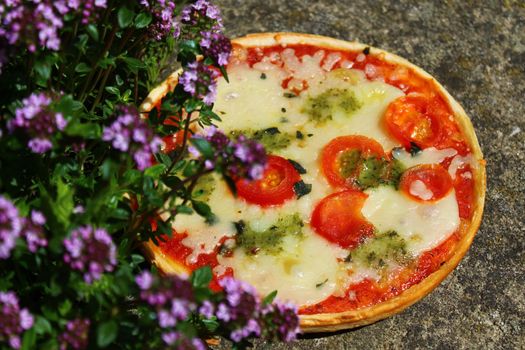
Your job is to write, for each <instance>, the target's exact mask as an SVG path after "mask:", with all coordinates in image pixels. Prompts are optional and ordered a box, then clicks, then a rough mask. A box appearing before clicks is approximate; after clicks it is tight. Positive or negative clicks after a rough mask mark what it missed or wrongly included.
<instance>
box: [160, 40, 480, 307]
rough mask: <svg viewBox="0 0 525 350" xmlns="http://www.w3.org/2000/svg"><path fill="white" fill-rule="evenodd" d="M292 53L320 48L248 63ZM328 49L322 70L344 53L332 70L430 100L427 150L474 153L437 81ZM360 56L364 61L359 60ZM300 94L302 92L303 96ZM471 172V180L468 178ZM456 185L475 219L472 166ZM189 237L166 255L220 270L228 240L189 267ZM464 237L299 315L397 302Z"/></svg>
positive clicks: (173, 243)
mask: <svg viewBox="0 0 525 350" xmlns="http://www.w3.org/2000/svg"><path fill="white" fill-rule="evenodd" d="M286 48H291V49H294V50H295V54H296V56H297V57H302V56H304V55H310V56H313V55H314V54H315V53H316V52H317V51H319V50H320V48H319V47H316V46H312V45H288V46H285V47H283V46H280V45H276V46H273V47H265V48H249V49H247V52H246V53H247V59H246V61H247V63H248V64H249V65H250V66H253V65H254V64H255V63H257V62H260V61H261V60H262V59H263V57H271V56H272V54H274V53H281V52H282V51H283V50H284V49H286ZM322 50H324V51H325V53H326V55H325V58H324V59H323V61H321V65H323V63H324V62H325V60H326V57H327V56H328V54H330V53H339V54H340V55H341V56H342V58H341V60H340V61H339V62H337V63H336V64H335V65H334V66H333V68H332V69H337V68H340V67H341V62H344V61H349V62H353V66H352V69H359V70H363V71H365V72H366V67H367V66H368V67H370V65H372V66H373V67H374V69H373V70H374V72H375V74H374V76H369V75H367V78H368V79H369V80H373V79H377V78H382V79H384V81H385V82H386V83H387V84H390V85H392V86H395V87H397V88H399V89H401V90H402V91H403V92H405V93H406V94H410V93H413V94H419V95H421V96H424V97H425V99H424V100H425V101H426V102H425V103H426V105H425V106H424V108H425V110H426V111H429V113H432V114H433V115H435V116H437V118H436V119H438V120H439V137H436V138H435V140H433V144H431V145H426V146H425V147H432V146H433V147H436V148H438V149H444V148H449V147H450V148H454V149H456V150H457V151H458V154H459V155H462V156H465V155H467V154H468V153H469V152H470V148H469V146H468V144H467V142H466V141H465V138H464V136H463V135H462V134H461V131H460V128H459V126H458V125H457V123H456V122H455V121H454V119H453V118H452V115H453V112H452V110H451V108H450V107H449V106H448V104H447V103H446V101H447V98H446V97H445V96H444V95H443V94H442V93H441V92H440V91H439V90H438V89H437V85H436V83H435V82H434V81H433V80H432V79H428V78H425V77H422V76H420V75H419V74H418V73H417V72H416V71H414V70H412V69H410V68H406V67H401V66H397V65H395V64H392V63H388V62H386V61H384V59H383V57H382V56H383V55H382V54H379V55H373V54H364V53H363V52H355V51H340V50H333V49H322ZM358 56H359V61H358V60H357V58H358ZM273 63H274V64H280V65H282V64H283V63H282V62H279V61H276V62H273ZM290 80H291V77H287V78H285V79H284V80H283V81H282V86H283V88H287V86H288V83H289V82H290ZM305 83H306V82H305ZM303 86H305V87H306V88H307V84H303ZM294 92H296V93H297V92H299V91H294ZM168 142H169V143H170V144H169V146H168V147H167V148H168V149H170V150H171V149H174V148H175V147H176V146H177V144H178V142H180V141H179V140H177V138H176V137H174V138H173V140H168ZM450 160H451V159H450V158H449V159H446V160H445V161H443V162H442V164H441V165H442V166H444V167H445V168H448V166H449V165H450ZM469 173H470V176H469V175H468V174H469ZM453 186H454V189H455V191H456V197H457V201H458V206H459V214H460V217H461V219H462V221H465V220H467V221H468V220H470V219H471V216H472V213H473V207H474V180H473V179H472V172H471V168H470V166H469V165H464V166H463V167H460V168H459V169H458V171H457V173H456V177H455V179H454V184H453ZM462 227H463V225H462ZM185 237H187V233H183V234H177V233H174V234H173V237H171V238H169V239H167V240H166V242H163V243H161V245H160V248H161V249H162V251H163V252H164V253H166V254H167V255H168V256H170V257H171V258H172V259H174V260H175V261H177V262H178V263H180V264H182V265H184V266H186V267H187V268H188V269H189V270H195V269H197V268H199V267H202V266H206V265H207V266H210V267H212V268H214V267H216V266H217V265H218V261H217V254H218V253H219V250H220V246H221V244H222V243H223V242H224V240H225V239H226V238H224V240H223V241H221V244H219V245H218V246H217V247H216V248H215V250H214V251H213V252H212V253H210V254H201V255H200V256H199V257H198V258H197V261H196V262H195V263H192V264H189V263H187V262H186V259H187V257H188V256H189V255H190V254H191V249H190V248H188V247H186V246H184V244H183V243H182V240H183V239H184V238H185ZM461 237H462V231H461V229H458V231H456V232H454V233H453V234H452V235H451V236H450V237H449V238H447V239H446V240H445V241H444V242H443V243H441V244H440V245H439V246H438V247H436V248H434V249H432V250H430V251H428V252H425V253H423V254H422V255H421V256H420V257H418V258H417V259H416V260H415V261H413V262H412V263H411V264H409V265H408V266H407V267H405V268H404V269H402V270H401V271H399V272H397V274H395V275H394V276H390V277H388V278H385V279H383V280H380V281H374V280H369V279H365V280H363V281H361V282H359V283H355V284H352V285H350V286H349V287H348V289H347V291H346V294H345V295H344V296H343V297H336V296H330V297H328V298H327V299H325V300H324V301H322V302H320V303H318V304H315V305H311V306H307V307H303V308H301V309H300V310H299V313H300V314H303V315H308V314H318V313H335V312H343V311H350V310H356V309H359V308H364V307H368V306H372V305H375V304H377V303H380V302H383V301H386V300H388V299H391V298H392V297H395V296H397V295H399V294H400V293H402V292H403V291H405V290H407V289H408V288H410V287H411V286H413V285H415V284H418V283H420V282H421V281H423V280H424V279H425V278H426V277H428V276H429V275H430V274H432V273H433V272H435V271H437V270H438V269H439V268H440V267H441V266H442V265H443V264H445V263H446V262H447V261H448V260H449V259H450V258H451V256H452V255H453V253H454V249H455V248H456V246H457V244H458V242H459V241H460V239H461ZM225 275H227V276H232V275H233V271H232V269H231V268H227V269H226V272H225V274H224V275H223V276H225ZM221 277H222V276H219V278H218V277H217V276H215V274H214V277H213V281H212V283H211V288H212V289H214V290H220V286H219V285H218V283H217V282H218V279H220V278H221Z"/></svg>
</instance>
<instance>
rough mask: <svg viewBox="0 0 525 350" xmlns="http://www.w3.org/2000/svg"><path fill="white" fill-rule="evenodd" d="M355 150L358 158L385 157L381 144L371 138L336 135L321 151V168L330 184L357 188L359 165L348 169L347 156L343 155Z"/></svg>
mask: <svg viewBox="0 0 525 350" xmlns="http://www.w3.org/2000/svg"><path fill="white" fill-rule="evenodd" d="M355 150H356V151H358V152H360V155H359V157H360V158H369V157H373V156H375V157H377V158H378V159H380V158H386V155H385V151H384V150H383V147H382V146H381V144H379V143H378V142H377V141H375V140H373V139H370V138H368V137H365V136H358V135H351V136H340V137H336V138H335V139H333V140H332V141H330V143H328V144H327V145H326V146H325V147H324V148H323V150H322V151H321V165H322V170H323V173H324V176H325V177H326V179H327V180H328V182H329V183H330V184H331V185H332V186H336V187H348V188H355V189H358V187H357V186H356V184H355V180H356V179H357V177H358V176H359V171H360V167H356V168H355V169H348V167H349V164H346V163H348V157H345V156H348V155H350V152H352V151H355Z"/></svg>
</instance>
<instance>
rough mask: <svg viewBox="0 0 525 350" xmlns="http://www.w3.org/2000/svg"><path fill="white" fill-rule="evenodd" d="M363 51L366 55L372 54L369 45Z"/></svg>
mask: <svg viewBox="0 0 525 350" xmlns="http://www.w3.org/2000/svg"><path fill="white" fill-rule="evenodd" d="M363 53H364V54H365V55H368V54H370V47H369V46H367V47H365V49H364V50H363Z"/></svg>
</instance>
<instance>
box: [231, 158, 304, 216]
mask: <svg viewBox="0 0 525 350" xmlns="http://www.w3.org/2000/svg"><path fill="white" fill-rule="evenodd" d="M299 180H301V177H300V175H299V173H298V172H297V170H295V168H294V167H293V165H292V164H291V163H290V162H289V161H288V160H286V159H284V158H282V157H279V156H274V155H270V156H268V162H267V166H266V170H265V171H264V174H263V177H262V179H260V180H256V181H248V180H245V179H242V180H239V181H237V182H236V187H237V194H238V195H239V197H241V198H244V199H245V200H246V201H247V202H248V203H252V204H258V205H260V206H263V207H266V206H270V205H278V204H282V203H284V201H286V200H287V199H290V198H292V197H293V196H294V190H293V185H294V184H295V183H296V182H297V181H299Z"/></svg>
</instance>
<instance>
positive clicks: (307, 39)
mask: <svg viewBox="0 0 525 350" xmlns="http://www.w3.org/2000/svg"><path fill="white" fill-rule="evenodd" d="M232 44H234V45H239V46H242V47H246V48H250V47H265V46H275V45H288V44H290V45H292V44H309V45H315V46H318V47H320V48H327V49H336V50H347V51H361V50H363V49H365V48H366V47H370V46H368V45H364V44H361V43H357V42H347V41H342V40H338V39H333V38H329V37H324V36H318V35H311V34H296V33H259V34H250V35H247V36H245V37H242V38H237V39H233V40H232ZM370 54H371V55H382V59H383V60H384V61H386V62H390V63H394V64H396V65H400V66H405V67H408V68H411V69H412V70H414V71H415V72H417V73H418V74H419V75H420V76H421V77H424V78H427V79H429V80H430V81H431V82H432V83H433V84H434V86H435V87H436V89H437V90H439V91H440V92H441V93H442V95H443V97H444V98H445V99H446V101H447V102H448V104H449V106H450V107H451V109H452V111H453V112H454V116H455V119H456V121H457V123H458V125H459V127H460V129H461V131H462V133H463V135H465V137H466V140H467V142H468V143H469V146H470V149H471V153H472V157H473V160H474V161H473V164H472V165H471V167H472V169H471V170H472V174H473V179H474V203H475V207H474V208H473V214H472V220H471V222H470V224H469V225H468V227H466V228H465V229H464V230H462V232H461V237H460V240H459V242H458V244H457V246H456V248H455V250H454V253H453V255H452V256H451V258H450V259H449V260H448V261H447V262H446V263H445V264H443V266H441V267H440V268H439V269H438V270H437V271H435V272H434V273H432V274H431V275H429V276H427V277H426V278H425V279H424V280H423V281H421V282H420V283H418V284H415V285H413V286H412V287H410V288H408V289H407V290H405V291H404V292H402V293H401V294H399V295H398V296H396V297H393V298H391V299H389V300H387V301H385V302H382V303H380V304H377V305H373V306H370V307H367V308H362V309H358V310H352V311H345V312H340V313H326V314H313V315H301V316H300V318H301V329H302V331H303V332H305V333H313V332H333V331H337V330H342V329H349V328H355V327H359V326H364V325H367V324H371V323H374V322H376V321H379V320H381V319H384V318H386V317H389V316H391V315H394V314H396V313H399V312H401V311H402V310H404V309H405V308H407V307H408V306H410V305H412V304H414V303H415V302H416V301H418V300H420V299H421V298H423V297H424V296H426V295H427V294H428V293H430V292H431V291H432V290H433V289H434V288H436V287H437V286H438V285H439V283H441V281H442V280H443V279H445V277H446V276H447V275H448V274H449V273H450V272H451V271H452V270H453V269H454V268H455V267H456V266H457V265H458V263H459V262H460V261H461V259H462V258H463V256H464V255H465V254H466V252H467V250H468V248H469V247H470V244H471V243H472V240H473V239H474V236H475V234H476V232H477V231H478V228H479V225H480V223H481V218H482V214H483V206H484V202H485V190H486V172H485V160H484V159H483V154H482V152H481V148H480V146H479V142H478V139H477V137H476V134H475V131H474V128H473V126H472V122H471V121H470V118H469V117H468V116H467V114H466V113H465V111H464V110H463V108H462V107H461V106H460V105H459V103H458V102H457V101H456V100H455V99H454V98H453V97H452V96H451V95H450V94H449V93H448V92H447V91H446V90H445V88H444V87H443V86H442V85H441V84H439V83H438V82H437V81H436V80H435V79H434V78H433V77H432V76H431V75H430V74H428V73H427V72H425V71H424V70H423V69H421V68H419V67H417V66H415V65H413V64H412V63H410V62H408V61H407V60H405V59H404V58H401V57H399V56H396V55H394V54H391V53H389V52H386V51H383V50H381V49H377V48H374V47H370ZM179 74H180V71H177V72H175V73H173V74H172V75H170V76H169V77H168V78H167V79H166V80H165V81H164V82H163V83H162V84H160V85H159V86H158V87H156V88H155V89H153V90H152V91H151V92H150V94H149V95H148V97H147V98H146V100H145V101H144V103H143V104H142V105H141V107H140V111H141V112H142V113H147V112H149V111H150V110H151V109H152V108H153V107H154V106H155V105H157V104H158V103H159V102H160V100H161V99H162V98H163V97H164V96H165V95H166V94H167V93H168V92H169V91H171V90H173V89H174V87H175V86H176V84H177V81H178V76H179ZM144 251H145V253H146V255H147V256H148V257H149V258H150V260H151V261H152V263H153V264H155V265H156V266H157V267H158V269H159V270H160V271H162V272H163V273H165V274H173V273H174V274H188V273H189V272H190V271H188V269H187V268H186V267H185V266H183V265H181V264H179V263H177V262H175V261H174V260H172V259H170V258H169V257H168V256H166V255H165V254H164V253H163V252H162V251H161V250H160V249H159V247H157V246H156V245H154V244H153V243H151V242H148V243H146V244H145V245H144Z"/></svg>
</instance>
